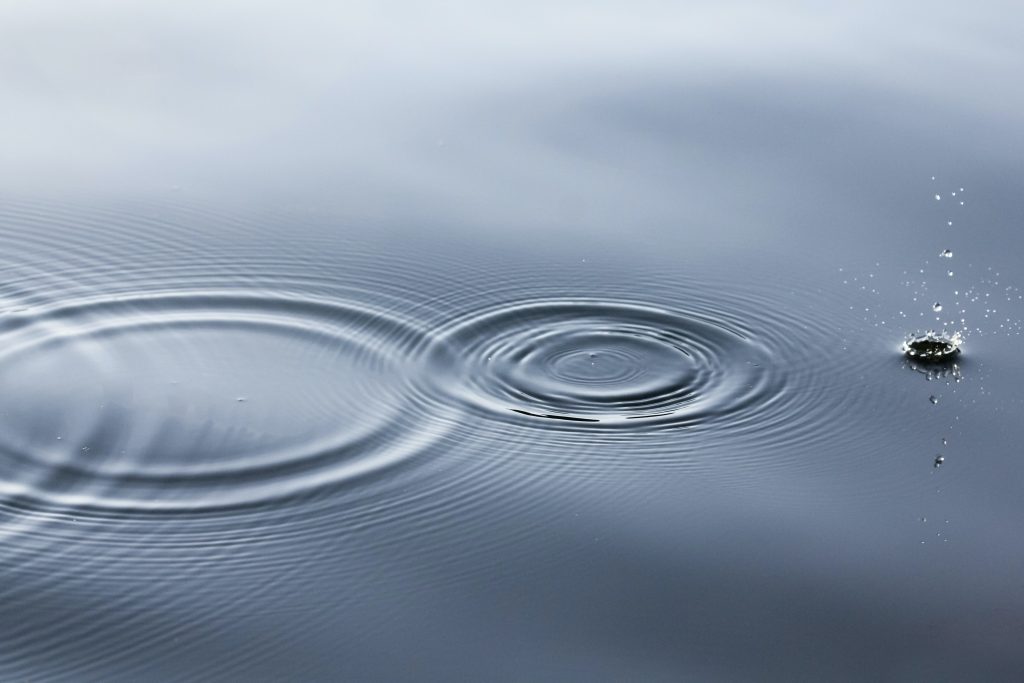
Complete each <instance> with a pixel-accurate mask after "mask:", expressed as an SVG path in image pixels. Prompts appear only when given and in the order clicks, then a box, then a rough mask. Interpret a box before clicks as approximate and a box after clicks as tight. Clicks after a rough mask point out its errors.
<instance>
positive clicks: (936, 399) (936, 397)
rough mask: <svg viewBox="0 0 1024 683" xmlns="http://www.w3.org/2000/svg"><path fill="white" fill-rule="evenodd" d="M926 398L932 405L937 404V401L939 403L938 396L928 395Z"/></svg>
mask: <svg viewBox="0 0 1024 683" xmlns="http://www.w3.org/2000/svg"><path fill="white" fill-rule="evenodd" d="M928 400H929V401H930V402H931V404H932V405H933V406H934V405H938V403H939V397H938V396H929V397H928Z"/></svg>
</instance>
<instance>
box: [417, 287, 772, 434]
mask: <svg viewBox="0 0 1024 683" xmlns="http://www.w3.org/2000/svg"><path fill="white" fill-rule="evenodd" d="M432 360H433V361H434V363H435V364H437V365H438V366H441V367H442V368H443V369H442V370H438V371H437V372H435V375H436V376H444V377H447V378H449V381H448V382H447V383H446V389H447V390H448V391H449V392H450V393H451V394H452V395H453V396H455V397H456V398H457V399H458V400H459V401H460V402H461V403H462V404H463V405H466V406H469V407H471V408H474V409H476V410H478V411H484V412H487V413H489V414H491V415H492V416H498V417H501V418H506V419H507V418H509V417H510V416H513V415H517V416H526V417H533V418H542V419H546V420H558V421H563V422H572V423H578V424H582V423H586V424H590V425H593V426H595V427H613V428H634V429H635V428H639V427H640V426H641V424H642V423H656V424H659V425H678V426H686V425H697V424H702V423H706V422H709V421H712V420H726V419H728V418H729V416H730V415H733V414H735V413H740V412H744V411H747V410H750V409H752V408H753V407H755V406H757V405H758V404H761V403H764V402H767V401H768V400H769V399H770V397H771V396H772V395H773V394H775V393H778V392H780V391H781V390H782V382H783V380H782V378H781V377H778V376H773V375H772V374H771V371H770V366H771V358H770V352H769V349H768V348H766V347H765V346H764V345H763V344H762V343H760V342H758V341H757V340H755V339H754V338H752V337H750V336H749V335H747V334H745V333H744V331H742V330H741V329H739V328H738V327H735V326H733V325H731V324H729V323H726V322H724V321H719V320H714V319H711V318H708V317H705V316H702V315H697V314H693V313H687V312H685V311H676V310H669V309H666V308H658V307H654V306H649V305H643V304H636V303H627V302H609V301H588V300H544V301H528V302H519V303H514V304H511V305H508V306H504V307H501V308H497V309H492V310H488V311H484V312H482V313H480V314H478V315H474V316H472V317H469V318H468V319H465V320H462V321H460V322H458V323H456V324H455V325H453V326H452V327H451V328H449V329H448V330H447V331H446V332H445V333H444V334H443V335H442V337H441V340H440V343H439V344H438V345H437V346H436V348H435V353H434V355H433V358H432Z"/></svg>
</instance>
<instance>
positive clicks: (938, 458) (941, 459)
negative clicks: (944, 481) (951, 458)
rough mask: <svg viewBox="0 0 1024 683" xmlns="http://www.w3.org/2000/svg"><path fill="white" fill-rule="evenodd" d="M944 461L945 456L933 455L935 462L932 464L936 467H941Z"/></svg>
mask: <svg viewBox="0 0 1024 683" xmlns="http://www.w3.org/2000/svg"><path fill="white" fill-rule="evenodd" d="M944 462H946V458H945V457H943V456H941V455H936V456H935V463H934V466H935V467H936V468H938V467H942V463H944Z"/></svg>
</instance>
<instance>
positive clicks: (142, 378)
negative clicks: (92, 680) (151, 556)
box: [0, 292, 443, 512]
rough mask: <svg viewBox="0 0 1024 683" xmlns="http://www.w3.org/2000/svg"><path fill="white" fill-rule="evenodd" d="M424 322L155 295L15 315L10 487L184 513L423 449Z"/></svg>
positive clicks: (338, 309)
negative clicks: (418, 387) (413, 394)
mask: <svg viewBox="0 0 1024 683" xmlns="http://www.w3.org/2000/svg"><path fill="white" fill-rule="evenodd" d="M424 338H425V337H424V335H423V333H422V331H421V330H420V329H419V328H418V327H417V326H416V325H415V324H413V323H412V322H410V321H408V320H404V319H402V318H400V317H398V316H396V315H390V314H387V313H385V312H382V311H377V310H373V309H368V308H361V307H359V306H356V305H354V304H345V303H339V302H335V301H327V300H323V301H319V300H316V299H312V298H309V297H304V298H302V299H290V298H287V297H284V296H277V297H272V296H247V295H238V294H231V293H216V292H213V293H211V292H202V293H197V294H182V293H176V294H164V295H156V294H147V295H145V296H137V297H123V298H119V299H115V300H111V299H95V300H85V301H78V302H75V303H69V304H61V305H55V306H51V307H48V308H39V309H34V308H28V309H24V310H21V311H19V312H15V313H8V314H7V315H4V316H0V455H2V459H0V467H2V472H0V475H2V483H0V493H2V494H3V495H4V496H5V497H8V498H12V499H21V500H25V501H27V503H26V504H42V505H54V506H73V507H74V508H77V509H90V508H96V509H105V510H122V511H142V512H146V511H182V510H203V509H211V508H227V507H235V506H251V505H257V504H260V503H265V502H268V501H270V500H280V499H282V498H287V497H290V496H297V495H301V494H303V493H307V492H310V491H313V490H315V489H319V488H322V487H325V486H331V485H339V484H343V483H345V482H348V481H350V480H353V479H355V478H357V477H363V476H367V475H372V474H375V473H379V472H381V471H382V470H384V469H386V468H389V467H392V466H395V465H397V464H400V463H402V462H405V461H407V460H408V459H409V458H411V457H412V456H413V455H414V454H415V453H417V452H418V451H419V450H420V449H421V448H422V447H423V446H424V445H425V444H426V443H428V442H429V441H431V440H432V439H433V438H435V437H436V436H437V435H438V431H437V430H438V428H439V425H441V424H443V423H435V424H434V425H433V426H431V427H429V428H428V427H425V426H424V425H423V424H422V422H423V419H424V415H423V412H422V410H421V409H420V408H419V407H416V408H413V407H412V406H410V405H409V403H408V398H409V395H410V392H409V391H408V389H407V386H408V384H409V383H410V382H413V381H415V378H416V373H417V368H418V367H419V366H418V365H417V363H416V362H415V361H414V359H415V357H416V354H417V352H418V350H419V349H420V348H421V347H422V346H423V340H424Z"/></svg>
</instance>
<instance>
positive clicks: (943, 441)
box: [942, 437, 949, 446]
mask: <svg viewBox="0 0 1024 683" xmlns="http://www.w3.org/2000/svg"><path fill="white" fill-rule="evenodd" d="M947 443H949V442H948V441H947V440H946V437H942V445H943V446H945V445H946V444H947Z"/></svg>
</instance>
